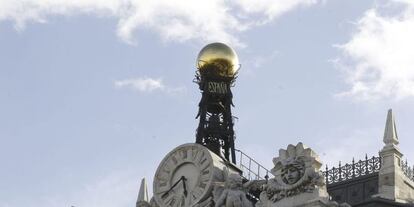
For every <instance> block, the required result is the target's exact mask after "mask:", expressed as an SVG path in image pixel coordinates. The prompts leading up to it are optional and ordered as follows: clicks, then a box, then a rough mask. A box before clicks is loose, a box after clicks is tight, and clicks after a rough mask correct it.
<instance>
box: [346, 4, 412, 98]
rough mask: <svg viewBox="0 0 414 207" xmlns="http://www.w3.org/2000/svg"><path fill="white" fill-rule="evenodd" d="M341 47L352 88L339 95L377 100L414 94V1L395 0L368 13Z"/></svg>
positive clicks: (358, 22)
mask: <svg viewBox="0 0 414 207" xmlns="http://www.w3.org/2000/svg"><path fill="white" fill-rule="evenodd" d="M356 27H357V31H356V32H355V33H354V34H353V35H352V38H351V39H350V40H349V41H348V42H347V43H345V44H343V45H339V46H338V48H339V49H340V50H341V51H342V52H343V55H342V57H341V58H340V59H339V63H340V65H341V66H342V67H343V68H344V70H345V75H346V81H347V83H348V84H349V85H350V86H351V88H350V89H349V90H347V91H345V92H342V93H340V94H339V96H348V97H353V98H355V99H357V100H368V101H375V100H379V99H384V98H390V99H393V100H401V99H403V98H407V97H412V96H414V56H413V55H414V38H413V37H414V1H408V0H393V1H390V2H389V4H387V5H385V6H384V5H383V6H382V7H379V6H378V7H376V8H373V9H370V10H368V11H366V12H365V14H364V15H363V16H362V18H361V19H359V20H358V21H357V22H356Z"/></svg>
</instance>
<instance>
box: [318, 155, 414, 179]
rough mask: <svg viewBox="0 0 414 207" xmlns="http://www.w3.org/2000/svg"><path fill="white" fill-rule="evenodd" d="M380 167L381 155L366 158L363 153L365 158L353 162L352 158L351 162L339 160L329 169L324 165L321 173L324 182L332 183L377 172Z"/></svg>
mask: <svg viewBox="0 0 414 207" xmlns="http://www.w3.org/2000/svg"><path fill="white" fill-rule="evenodd" d="M380 168H381V157H375V156H373V157H372V158H369V159H368V156H367V155H365V160H359V161H358V162H355V160H354V159H352V163H351V164H345V165H341V162H339V167H333V168H331V169H328V166H326V171H324V172H322V173H323V175H324V176H325V180H326V184H334V183H339V182H342V181H346V180H351V179H354V178H357V177H361V176H365V175H370V174H374V173H377V172H378V171H379V170H380ZM411 172H412V171H411Z"/></svg>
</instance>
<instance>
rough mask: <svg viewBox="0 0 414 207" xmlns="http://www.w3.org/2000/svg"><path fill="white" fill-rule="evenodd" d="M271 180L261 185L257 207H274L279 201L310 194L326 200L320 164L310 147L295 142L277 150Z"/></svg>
mask: <svg viewBox="0 0 414 207" xmlns="http://www.w3.org/2000/svg"><path fill="white" fill-rule="evenodd" d="M273 164H274V168H273V169H272V170H271V173H272V174H273V175H274V178H271V179H269V180H268V182H267V184H265V185H264V186H263V191H262V193H261V194H260V201H259V202H258V203H257V204H256V206H257V207H269V206H275V205H273V204H274V203H277V202H279V201H281V200H282V199H285V198H289V197H293V196H295V197H296V196H297V195H300V194H312V196H311V197H309V196H307V197H309V198H317V197H319V196H322V197H324V198H326V197H327V193H326V186H325V179H324V177H323V175H322V173H321V172H320V170H319V169H320V168H321V166H322V163H321V162H320V160H319V157H318V155H317V154H316V153H315V152H314V151H313V150H312V149H310V148H308V147H306V146H304V145H303V144H302V143H298V144H297V145H296V146H294V145H289V146H288V147H287V149H286V150H285V149H280V150H279V157H276V158H274V159H273Z"/></svg>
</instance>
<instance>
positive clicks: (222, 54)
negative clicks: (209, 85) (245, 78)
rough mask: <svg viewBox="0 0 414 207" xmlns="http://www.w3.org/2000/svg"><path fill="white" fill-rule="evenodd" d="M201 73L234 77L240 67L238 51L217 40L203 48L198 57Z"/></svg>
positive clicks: (198, 66)
mask: <svg viewBox="0 0 414 207" xmlns="http://www.w3.org/2000/svg"><path fill="white" fill-rule="evenodd" d="M197 68H198V70H199V71H200V74H201V75H203V74H211V75H214V76H219V77H224V78H233V77H234V76H235V75H236V74H237V71H238V70H239V68H240V64H239V58H238V57H237V54H236V52H235V51H234V50H233V49H232V48H231V47H229V46H228V45H226V44H223V43H220V42H215V43H211V44H208V45H206V46H205V47H204V48H203V49H201V51H200V53H199V54H198V57H197Z"/></svg>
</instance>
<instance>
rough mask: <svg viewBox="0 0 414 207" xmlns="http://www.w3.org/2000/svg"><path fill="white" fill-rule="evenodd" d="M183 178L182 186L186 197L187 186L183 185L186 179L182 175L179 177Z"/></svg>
mask: <svg viewBox="0 0 414 207" xmlns="http://www.w3.org/2000/svg"><path fill="white" fill-rule="evenodd" d="M181 178H182V179H183V188H184V196H185V197H187V187H186V185H185V181H187V178H185V177H184V176H182V177H181Z"/></svg>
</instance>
